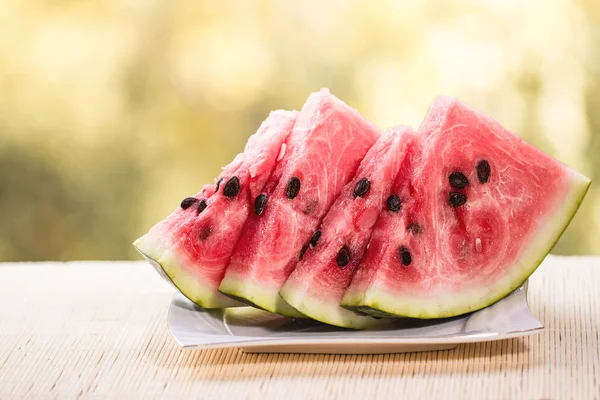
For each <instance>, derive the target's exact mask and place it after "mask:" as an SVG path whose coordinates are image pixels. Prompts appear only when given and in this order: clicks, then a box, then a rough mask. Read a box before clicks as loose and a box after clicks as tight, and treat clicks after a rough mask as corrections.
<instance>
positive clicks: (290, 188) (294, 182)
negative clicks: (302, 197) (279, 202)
mask: <svg viewBox="0 0 600 400" xmlns="http://www.w3.org/2000/svg"><path fill="white" fill-rule="evenodd" d="M298 193H300V179H298V178H296V177H295V176H294V177H292V178H291V179H290V181H289V182H288V184H287V187H286V188H285V196H286V197H287V198H288V199H293V198H295V197H296V196H298Z"/></svg>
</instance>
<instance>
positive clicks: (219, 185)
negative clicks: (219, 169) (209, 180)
mask: <svg viewBox="0 0 600 400" xmlns="http://www.w3.org/2000/svg"><path fill="white" fill-rule="evenodd" d="M221 182H223V178H220V179H219V180H218V181H217V189H216V190H215V193H216V192H218V191H219V188H220V187H221Z"/></svg>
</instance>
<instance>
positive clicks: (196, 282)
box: [133, 234, 244, 308]
mask: <svg viewBox="0 0 600 400" xmlns="http://www.w3.org/2000/svg"><path fill="white" fill-rule="evenodd" d="M133 246H134V247H135V248H136V250H137V251H139V252H140V253H141V254H142V255H143V256H144V257H146V258H148V259H150V260H152V261H153V262H154V263H156V264H158V266H159V267H160V268H161V269H162V270H163V271H164V273H165V274H166V275H167V277H168V278H169V279H170V280H171V282H173V285H175V287H176V288H177V289H179V291H180V292H181V293H182V294H183V295H184V296H185V297H187V298H188V299H190V300H191V301H192V302H194V303H195V304H197V305H198V306H200V307H202V308H225V307H240V306H243V305H244V304H242V303H240V302H238V301H235V300H233V299H231V298H229V297H227V296H225V295H223V294H221V293H219V292H218V291H217V290H216V288H214V287H211V286H212V285H211V284H209V283H207V282H206V281H204V280H203V279H202V277H201V276H200V275H198V274H193V273H191V271H190V269H189V268H186V267H184V266H183V265H182V263H181V262H180V261H179V259H178V258H177V255H176V254H175V253H174V252H173V251H171V250H169V249H168V248H167V247H166V246H165V245H164V243H162V242H161V241H160V240H156V239H154V238H153V237H152V236H151V235H149V234H146V235H144V236H142V237H141V238H139V239H137V240H136V241H135V242H134V243H133ZM161 253H162V254H161ZM196 268H199V269H201V268H202V267H201V266H197V267H196Z"/></svg>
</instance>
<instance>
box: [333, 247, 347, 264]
mask: <svg viewBox="0 0 600 400" xmlns="http://www.w3.org/2000/svg"><path fill="white" fill-rule="evenodd" d="M335 261H336V262H337V265H338V266H340V267H342V268H344V267H345V266H346V265H348V264H349V263H350V249H349V248H348V247H346V246H344V247H342V248H341V249H340V251H339V252H338V254H337V257H336V258H335Z"/></svg>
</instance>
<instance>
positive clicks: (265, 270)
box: [219, 90, 380, 317]
mask: <svg viewBox="0 0 600 400" xmlns="http://www.w3.org/2000/svg"><path fill="white" fill-rule="evenodd" d="M379 135H380V131H379V129H378V128H376V127H375V126H373V125H372V124H371V123H369V122H368V121H367V120H365V119H364V118H363V117H362V116H361V115H360V114H359V113H358V112H357V111H356V110H354V109H352V108H350V107H349V106H347V105H346V104H344V103H343V102H342V101H340V100H339V99H337V98H336V97H334V96H333V95H331V94H330V93H329V92H328V91H327V90H322V91H321V92H318V93H314V94H312V95H311V96H310V97H309V99H308V101H307V102H306V104H305V105H304V107H303V108H302V111H301V112H300V114H299V116H298V119H297V122H296V124H295V126H294V129H293V132H292V134H291V135H290V138H289V140H288V142H287V147H286V153H285V155H284V156H283V159H282V160H281V162H280V163H279V164H277V167H276V169H275V171H274V173H273V175H272V177H271V179H270V180H269V182H268V183H267V185H266V188H265V190H264V193H265V194H266V195H267V197H268V202H267V204H266V206H265V207H264V209H263V210H262V211H261V213H260V215H256V214H252V215H250V217H249V218H248V222H247V223H246V226H245V227H244V232H243V234H242V237H241V239H240V241H239V243H238V245H237V247H236V249H235V252H234V254H233V256H232V258H231V263H230V265H229V267H228V268H227V271H226V273H225V277H224V279H223V281H222V282H221V285H220V287H219V290H220V291H221V292H222V293H225V294H227V295H229V296H232V297H234V298H236V299H242V300H244V301H246V302H248V303H251V304H253V305H255V306H258V307H260V308H263V309H265V310H268V311H272V312H276V313H279V314H283V315H289V316H296V317H297V316H301V314H300V313H298V312H297V311H296V310H294V309H293V308H292V307H290V306H289V305H288V304H287V303H285V302H284V301H283V300H282V299H281V297H280V296H279V289H281V286H282V285H283V284H284V283H285V281H286V279H287V278H288V276H289V275H290V274H291V272H292V271H293V269H294V267H295V265H296V263H297V262H298V260H299V258H300V255H301V253H302V249H303V247H304V246H305V245H307V244H308V242H309V241H310V240H311V237H312V236H313V235H314V233H315V231H316V230H317V227H318V225H319V223H320V221H321V219H322V218H323V216H324V215H325V213H326V212H327V211H328V209H329V207H330V206H331V204H332V203H333V202H334V200H335V199H336V198H337V196H338V195H339V193H340V191H341V190H342V188H343V186H344V185H345V184H346V183H347V182H348V181H349V180H350V179H351V178H352V177H353V176H354V173H355V172H356V169H357V167H358V165H359V163H360V162H361V160H362V159H363V158H364V156H365V154H366V153H367V151H368V150H369V148H370V147H371V146H372V145H373V144H374V143H375V141H376V140H377V138H378V137H379Z"/></svg>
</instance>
